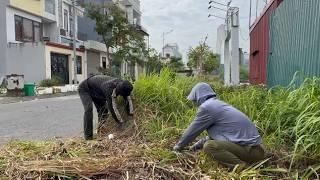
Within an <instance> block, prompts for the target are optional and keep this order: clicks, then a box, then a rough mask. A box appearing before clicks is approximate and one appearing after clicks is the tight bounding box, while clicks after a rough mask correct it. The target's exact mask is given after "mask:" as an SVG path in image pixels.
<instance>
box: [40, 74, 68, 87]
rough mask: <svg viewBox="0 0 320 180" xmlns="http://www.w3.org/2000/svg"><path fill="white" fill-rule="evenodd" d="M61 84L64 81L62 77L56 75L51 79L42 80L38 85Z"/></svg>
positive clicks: (50, 85)
mask: <svg viewBox="0 0 320 180" xmlns="http://www.w3.org/2000/svg"><path fill="white" fill-rule="evenodd" d="M63 84H64V82H63V80H62V78H60V77H58V76H53V77H52V78H51V79H45V80H42V81H41V82H40V84H39V85H40V86H41V87H52V86H59V85H63Z"/></svg>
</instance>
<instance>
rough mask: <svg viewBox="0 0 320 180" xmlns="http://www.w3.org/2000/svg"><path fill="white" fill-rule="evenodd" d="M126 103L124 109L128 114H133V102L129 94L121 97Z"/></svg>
mask: <svg viewBox="0 0 320 180" xmlns="http://www.w3.org/2000/svg"><path fill="white" fill-rule="evenodd" d="M123 98H124V100H125V103H126V111H127V114H128V115H129V116H133V103H132V98H131V96H126V97H123Z"/></svg>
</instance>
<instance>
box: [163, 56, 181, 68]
mask: <svg viewBox="0 0 320 180" xmlns="http://www.w3.org/2000/svg"><path fill="white" fill-rule="evenodd" d="M167 66H168V68H169V69H171V70H173V71H179V70H181V69H183V67H184V64H183V62H182V58H177V57H171V58H170V61H169V63H168V64H167Z"/></svg>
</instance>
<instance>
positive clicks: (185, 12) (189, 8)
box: [141, 0, 265, 61]
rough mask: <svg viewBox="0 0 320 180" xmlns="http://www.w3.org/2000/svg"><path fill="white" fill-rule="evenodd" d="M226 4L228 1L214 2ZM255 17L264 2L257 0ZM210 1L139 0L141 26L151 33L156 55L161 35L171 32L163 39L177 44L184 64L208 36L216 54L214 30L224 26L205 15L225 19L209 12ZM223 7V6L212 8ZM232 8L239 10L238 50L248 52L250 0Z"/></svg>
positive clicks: (241, 0)
mask: <svg viewBox="0 0 320 180" xmlns="http://www.w3.org/2000/svg"><path fill="white" fill-rule="evenodd" d="M215 1H216V2H220V3H224V4H226V2H227V0H215ZM252 1H253V8H252V9H253V12H252V16H251V17H252V18H251V19H252V21H254V20H255V17H256V3H255V2H256V0H252ZM258 1H259V3H258V15H259V14H260V12H261V11H262V9H263V7H264V5H265V1H264V0H258ZM208 2H209V0H141V10H142V13H143V17H142V25H143V26H144V27H146V28H147V30H148V32H149V34H150V44H151V46H152V47H153V48H155V49H156V50H157V51H158V52H161V48H162V33H163V32H168V31H170V30H171V29H173V30H174V31H173V32H172V33H170V34H168V35H167V36H166V38H165V42H166V43H178V45H179V48H180V51H181V53H182V54H183V57H184V61H185V60H186V53H187V51H188V49H189V47H191V46H192V47H193V46H196V45H197V44H199V41H203V40H204V38H205V37H206V35H208V44H209V46H210V47H211V48H212V49H213V50H214V51H215V48H216V47H215V46H216V36H217V27H218V26H219V25H221V24H223V23H224V20H222V19H218V18H213V17H211V18H208V14H209V13H210V14H214V15H218V16H222V17H224V16H225V12H223V11H221V10H216V9H212V10H208ZM215 6H216V7H220V8H223V6H219V5H215ZM231 6H236V7H239V8H240V47H242V48H244V50H245V51H248V49H249V28H248V27H249V10H250V0H233V2H232V4H231Z"/></svg>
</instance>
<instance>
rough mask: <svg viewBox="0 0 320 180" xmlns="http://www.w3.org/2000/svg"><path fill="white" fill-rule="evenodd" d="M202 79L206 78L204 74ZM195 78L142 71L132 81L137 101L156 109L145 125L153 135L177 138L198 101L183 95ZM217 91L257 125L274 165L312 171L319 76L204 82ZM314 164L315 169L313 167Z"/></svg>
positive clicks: (318, 126) (319, 151)
mask: <svg viewBox="0 0 320 180" xmlns="http://www.w3.org/2000/svg"><path fill="white" fill-rule="evenodd" d="M203 81H206V80H203ZM197 82H199V79H195V78H187V77H175V76H174V75H173V74H172V73H171V72H170V71H168V70H164V71H162V72H161V73H160V75H151V76H145V77H141V79H139V80H138V81H137V82H136V83H135V96H136V99H137V101H138V103H140V104H144V105H146V106H148V107H152V108H153V109H155V111H156V114H157V116H154V117H155V118H152V119H148V120H147V122H146V123H145V126H146V128H147V130H148V135H150V137H151V138H152V139H153V140H157V138H158V139H159V138H160V139H162V140H163V139H165V140H166V141H176V140H177V137H178V136H179V135H180V134H181V133H182V130H183V129H184V128H186V127H187V126H188V125H189V123H190V122H191V121H192V120H193V118H194V115H195V112H196V107H194V106H193V105H192V104H190V103H189V102H187V100H186V96H187V95H188V93H189V92H190V91H191V89H192V87H193V86H194V85H195V84H196V83H197ZM207 83H209V84H210V85H212V87H213V88H214V90H215V91H216V92H217V94H218V97H219V98H220V99H222V100H224V101H226V102H228V103H230V104H231V105H233V106H234V107H236V108H238V109H240V110H241V111H243V112H244V113H246V114H247V115H248V116H249V117H250V118H251V119H252V120H253V121H254V122H255V123H256V125H257V126H258V128H259V130H260V133H261V135H262V136H263V139H264V145H265V146H266V148H267V149H268V151H270V152H272V153H273V154H275V156H276V157H277V159H276V161H275V162H273V163H271V165H273V166H274V167H276V168H278V169H279V167H283V168H285V169H286V171H282V169H281V172H286V173H289V174H290V173H293V174H295V175H296V174H298V175H302V173H305V175H308V176H310V175H312V174H315V172H316V170H317V169H319V167H317V164H320V161H319V160H318V158H319V155H320V79H318V78H310V79H306V80H305V82H304V83H303V84H302V85H301V87H299V88H295V89H293V88H290V87H289V88H288V87H287V88H282V87H276V88H272V89H267V88H265V87H258V86H242V87H224V86H222V85H221V84H218V83H214V82H207ZM314 169H316V170H314Z"/></svg>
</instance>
